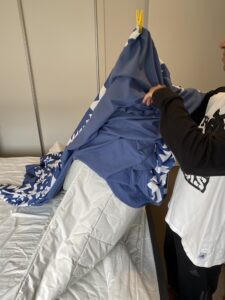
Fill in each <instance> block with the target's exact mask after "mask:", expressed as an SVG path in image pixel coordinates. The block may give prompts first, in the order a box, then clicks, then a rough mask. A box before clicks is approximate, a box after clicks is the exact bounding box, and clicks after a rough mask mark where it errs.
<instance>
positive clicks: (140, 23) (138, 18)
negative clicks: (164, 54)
mask: <svg viewBox="0 0 225 300" xmlns="http://www.w3.org/2000/svg"><path fill="white" fill-rule="evenodd" d="M143 16H144V12H143V10H142V9H141V10H138V9H137V10H136V26H137V27H138V28H139V32H140V33H141V32H142V27H143Z"/></svg>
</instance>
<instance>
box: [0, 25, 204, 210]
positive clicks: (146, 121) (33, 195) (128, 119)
mask: <svg viewBox="0 0 225 300" xmlns="http://www.w3.org/2000/svg"><path fill="white" fill-rule="evenodd" d="M149 66H150V67H149ZM157 83H161V84H166V85H168V86H170V87H171V82H170V76H169V72H168V70H167V68H166V66H165V64H162V63H160V61H159V58H158V55H157V52H156V49H155V47H154V44H153V41H152V39H151V36H150V34H149V32H148V31H147V30H146V29H144V28H143V31H142V33H141V34H140V33H139V31H138V29H136V30H134V31H133V32H132V34H131V36H130V37H129V39H128V42H127V43H126V45H125V47H124V49H123V51H122V53H121V55H120V57H119V59H118V61H117V63H116V65H115V67H114V68H113V70H112V72H111V74H110V75H109V77H108V79H107V80H106V82H105V84H104V86H103V87H102V89H101V91H100V93H99V95H98V96H97V97H96V99H95V100H94V102H93V103H92V104H91V106H90V108H89V109H88V110H87V112H86V113H85V115H84V116H83V118H82V120H81V122H80V123H79V125H78V127H77V128H76V130H75V131H74V133H73V134H72V136H71V138H70V140H69V142H68V144H67V147H66V148H65V150H64V152H63V153H57V154H48V155H45V156H43V157H41V162H40V165H31V166H27V168H26V174H25V178H24V181H23V184H22V185H21V186H19V187H17V186H12V185H7V186H3V185H1V186H0V196H1V198H3V199H4V200H5V201H7V202H8V203H10V204H14V205H41V204H43V203H45V202H46V201H47V200H49V199H51V198H52V197H53V196H54V195H55V194H57V193H58V192H59V191H60V189H61V188H62V185H63V181H64V178H65V176H66V173H67V171H68V169H69V167H70V166H71V164H72V162H73V160H74V159H81V160H83V161H84V162H85V163H87V164H88V165H89V166H90V167H92V168H93V169H94V170H95V171H96V172H97V173H99V175H101V176H102V177H103V178H104V179H105V180H106V181H107V182H108V183H109V185H110V187H111V188H112V190H113V191H114V192H115V194H116V195H117V196H118V197H119V198H120V199H121V200H122V201H124V202H126V203H127V204H129V205H131V206H134V207H135V206H136V207H137V206H141V205H144V204H146V203H147V202H151V203H155V204H159V203H160V202H161V200H162V198H163V195H164V193H165V186H166V177H167V173H168V171H169V170H170V169H171V167H172V166H173V164H174V161H175V160H174V157H173V155H172V153H171V152H170V150H169V149H168V148H167V146H166V145H165V144H164V142H163V140H162V138H161V137H160V134H159V112H158V111H157V109H156V108H155V107H153V108H150V109H149V108H147V107H145V106H144V105H143V104H142V103H141V100H142V99H143V96H144V94H145V92H146V91H147V90H148V89H149V87H150V86H153V85H156V84H157ZM179 93H180V94H181V95H182V96H183V97H184V100H185V101H186V102H185V105H186V107H187V108H188V109H189V111H193V110H194V109H195V108H196V107H197V106H198V105H199V104H200V102H201V100H202V98H203V96H204V95H203V94H201V93H199V92H197V91H196V90H179ZM137 120H138V122H137ZM123 124H124V125H123ZM149 137H150V138H149ZM151 139H152V141H151ZM149 140H150V143H151V144H152V146H151V147H149ZM112 141H113V143H112ZM123 141H124V144H123ZM127 141H128V142H127ZM87 145H88V146H87ZM99 145H105V146H104V147H105V148H103V150H102V149H100V150H99ZM107 145H109V146H108V148H107ZM85 147H86V148H85ZM96 149H97V150H98V152H95V151H96ZM123 150H124V151H123ZM88 151H89V152H88ZM101 151H102V152H101ZM124 152H126V153H124ZM95 153H96V154H95ZM99 153H100V154H101V155H100V156H98V155H99ZM118 153H119V154H118ZM91 154H92V155H91ZM120 154H121V155H120ZM85 155H86V157H85ZM115 155H116V156H115ZM104 156H108V162H107V163H108V165H109V166H108V169H109V170H107V169H106V167H107V166H106V163H105V162H106V161H105V160H104ZM149 156H151V157H150V159H149V158H148V157H149ZM90 157H92V158H91V159H92V160H90ZM95 157H98V161H97V162H96V161H95ZM102 159H103V160H102ZM110 160H111V162H110ZM120 160H121V161H120ZM131 162H132V165H131ZM101 165H102V166H104V167H105V169H103V170H102V169H101ZM114 168H115V169H116V171H115V172H113V169H114ZM109 172H110V173H109ZM121 183H123V184H121ZM141 195H143V197H142V198H143V200H142V201H141V202H139V203H135V199H138V198H140V197H141ZM130 199H131V201H130ZM132 199H133V200H132Z"/></svg>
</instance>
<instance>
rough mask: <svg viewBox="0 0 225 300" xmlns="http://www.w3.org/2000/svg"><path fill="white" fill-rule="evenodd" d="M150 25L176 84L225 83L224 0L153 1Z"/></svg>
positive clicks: (204, 86)
mask: <svg viewBox="0 0 225 300" xmlns="http://www.w3.org/2000/svg"><path fill="white" fill-rule="evenodd" d="M148 28H149V29H150V30H151V33H152V37H153V39H154V41H155V44H156V46H157V49H158V52H159V55H160V57H161V58H162V59H163V60H164V61H165V62H166V63H167V65H168V67H169V69H170V72H171V75H172V79H173V81H174V83H176V84H180V85H183V86H184V87H196V88H199V89H202V90H208V89H213V88H217V87H218V86H221V85H224V82H225V74H224V72H223V70H222V63H221V57H222V54H221V50H220V49H219V43H220V41H221V40H222V39H223V38H225V1H224V0H216V1H211V0H198V1H196V0H188V1H186V0H170V1H164V0H149V17H148Z"/></svg>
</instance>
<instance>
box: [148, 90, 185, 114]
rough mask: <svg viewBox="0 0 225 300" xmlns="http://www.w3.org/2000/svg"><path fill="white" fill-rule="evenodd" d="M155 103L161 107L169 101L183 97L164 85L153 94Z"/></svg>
mask: <svg viewBox="0 0 225 300" xmlns="http://www.w3.org/2000/svg"><path fill="white" fill-rule="evenodd" d="M152 99H153V103H154V104H155V105H156V106H157V107H158V108H159V109H161V108H162V107H163V106H164V105H166V104H167V103H168V102H170V101H171V100H174V99H180V100H182V98H181V97H180V96H179V95H178V94H176V93H174V92H172V91H171V89H169V88H167V87H163V88H161V89H158V90H156V91H155V92H154V93H153V95H152Z"/></svg>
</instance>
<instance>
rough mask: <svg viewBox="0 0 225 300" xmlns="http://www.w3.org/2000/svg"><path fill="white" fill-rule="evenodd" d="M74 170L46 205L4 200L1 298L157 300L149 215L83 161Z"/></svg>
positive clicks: (0, 233)
mask: <svg viewBox="0 0 225 300" xmlns="http://www.w3.org/2000/svg"><path fill="white" fill-rule="evenodd" d="M0 170H1V166H0ZM75 170H76V172H75V173H76V175H75V176H74V178H73V180H72V182H71V184H70V185H69V188H68V190H67V191H64V192H61V193H60V194H59V195H58V196H57V197H56V198H55V199H52V200H51V201H50V202H49V203H47V204H45V205H44V206H41V207H13V206H10V205H9V204H6V203H4V202H3V201H1V200H0V299H3V300H4V299H5V300H13V299H20V300H22V299H23V300H24V299H27V300H30V299H40V300H51V299H66V300H69V299H77V300H86V299H91V300H94V299H98V300H101V299H102V300H103V299H104V300H107V299H109V300H110V299H112V300H116V299H121V300H125V299H126V300H129V299H132V300H138V299H141V300H145V299H146V300H149V299H153V300H158V299H160V297H159V291H158V284H157V277H156V270H155V263H154V258H153V252H152V246H151V240H150V235H149V230H148V225H147V219H146V213H145V210H144V209H134V208H131V207H128V206H127V205H125V204H123V203H122V202H121V201H119V200H118V199H117V198H116V197H115V196H114V194H113V193H112V192H111V190H110V189H109V188H108V186H107V184H106V183H105V182H104V181H103V180H102V179H101V178H100V177H98V176H97V175H96V174H95V173H94V172H93V171H92V170H90V169H89V168H87V167H86V166H85V165H84V164H82V163H81V162H75ZM0 172H1V171H0ZM0 177H1V175H0Z"/></svg>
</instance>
